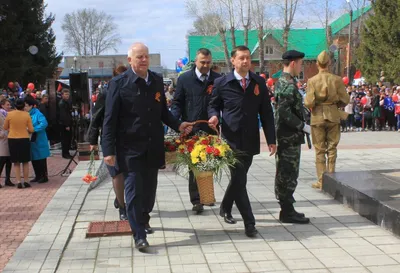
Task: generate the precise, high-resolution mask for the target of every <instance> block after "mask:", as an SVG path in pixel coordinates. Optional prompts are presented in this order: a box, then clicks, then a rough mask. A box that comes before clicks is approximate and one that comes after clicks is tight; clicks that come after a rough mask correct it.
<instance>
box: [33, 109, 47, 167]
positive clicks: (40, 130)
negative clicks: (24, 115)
mask: <svg viewBox="0 0 400 273" xmlns="http://www.w3.org/2000/svg"><path fill="white" fill-rule="evenodd" d="M29 114H30V115H31V119H32V125H33V129H34V130H35V133H36V140H35V142H31V159H32V160H40V159H44V158H47V157H49V156H50V147H49V143H48V140H47V135H46V127H47V120H46V118H45V117H44V115H43V114H42V113H41V112H40V111H39V110H38V109H37V108H32V109H31V111H29Z"/></svg>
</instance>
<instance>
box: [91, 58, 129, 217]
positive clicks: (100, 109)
mask: <svg viewBox="0 0 400 273" xmlns="http://www.w3.org/2000/svg"><path fill="white" fill-rule="evenodd" d="M126 70H127V68H126V66H123V65H121V66H119V67H117V68H116V69H115V70H114V75H113V76H117V75H119V74H121V73H123V72H125V71H126ZM106 94H107V91H106V90H105V91H103V92H100V93H99V95H98V97H97V101H96V104H95V106H94V108H93V112H92V121H91V123H90V126H89V130H88V138H89V142H90V148H91V150H93V149H94V150H97V147H98V139H99V131H100V130H101V128H102V126H103V119H104V109H105V98H106ZM107 169H108V171H109V173H110V176H111V177H112V181H113V187H114V192H115V196H116V198H115V200H114V206H115V208H116V209H119V218H120V219H121V220H127V219H128V217H127V215H126V208H125V201H124V176H123V175H122V173H121V172H120V171H119V169H118V166H114V167H111V166H108V165H107Z"/></svg>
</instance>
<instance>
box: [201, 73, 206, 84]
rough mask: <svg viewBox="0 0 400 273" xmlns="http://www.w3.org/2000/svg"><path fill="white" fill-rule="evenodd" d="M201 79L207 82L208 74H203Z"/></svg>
mask: <svg viewBox="0 0 400 273" xmlns="http://www.w3.org/2000/svg"><path fill="white" fill-rule="evenodd" d="M201 78H202V80H203V82H206V81H207V74H201Z"/></svg>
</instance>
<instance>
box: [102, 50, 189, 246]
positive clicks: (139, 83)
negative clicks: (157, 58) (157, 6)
mask: <svg viewBox="0 0 400 273" xmlns="http://www.w3.org/2000/svg"><path fill="white" fill-rule="evenodd" d="M128 61H129V63H130V65H131V68H129V69H128V70H127V71H126V72H124V73H123V74H120V75H119V76H117V77H114V78H113V79H112V80H111V81H110V83H109V86H108V91H107V97H106V108H105V114H104V124H103V143H102V145H103V154H104V162H105V163H106V164H107V165H109V166H114V165H115V160H117V161H118V162H117V164H118V166H119V169H120V171H122V172H123V174H124V178H125V200H126V210H127V215H128V220H129V224H130V226H131V229H132V231H133V232H134V238H135V246H136V248H138V249H143V248H146V247H148V246H149V244H148V242H147V240H146V229H149V228H150V225H149V221H150V215H149V214H150V212H151V211H152V209H153V206H154V202H155V195H156V190H157V176H158V169H159V168H160V167H161V166H163V165H165V153H164V130H163V125H162V123H165V124H167V125H168V126H170V127H171V128H172V129H174V130H176V131H178V130H179V131H181V132H184V133H190V132H191V129H192V126H191V124H190V123H187V122H183V123H182V122H181V121H179V120H178V119H176V118H175V117H174V116H173V115H172V114H171V112H169V111H168V108H167V104H166V99H165V94H164V88H163V79H162V78H161V77H160V76H159V75H157V74H156V73H154V72H152V71H150V70H148V68H149V50H148V48H147V47H146V46H145V45H144V44H142V43H135V44H133V45H132V46H131V48H130V50H129V53H128ZM115 155H118V156H117V157H116V156H115Z"/></svg>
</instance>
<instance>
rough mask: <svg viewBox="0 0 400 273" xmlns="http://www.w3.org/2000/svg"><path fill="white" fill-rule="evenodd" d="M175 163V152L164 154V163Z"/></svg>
mask: <svg viewBox="0 0 400 273" xmlns="http://www.w3.org/2000/svg"><path fill="white" fill-rule="evenodd" d="M175 161H176V151H175V152H165V163H166V164H174V163H175Z"/></svg>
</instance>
